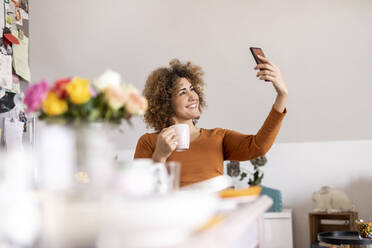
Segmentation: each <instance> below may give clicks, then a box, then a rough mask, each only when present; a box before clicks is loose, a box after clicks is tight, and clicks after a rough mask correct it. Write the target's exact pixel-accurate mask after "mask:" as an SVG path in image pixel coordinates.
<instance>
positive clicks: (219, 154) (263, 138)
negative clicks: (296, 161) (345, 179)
mask: <svg viewBox="0 0 372 248" xmlns="http://www.w3.org/2000/svg"><path fill="white" fill-rule="evenodd" d="M286 112H287V111H286V110H284V112H283V113H280V112H278V111H277V110H275V109H274V108H272V109H271V111H270V114H269V116H268V117H267V118H266V120H265V122H264V124H263V125H262V127H261V128H260V130H259V131H258V132H257V134H256V135H246V134H241V133H239V132H236V131H233V130H228V129H222V128H215V129H203V128H201V129H200V136H199V137H198V138H197V139H196V140H194V141H192V142H191V143H190V147H189V149H188V150H186V151H182V152H177V151H174V152H173V153H172V154H171V155H170V156H169V157H168V159H167V161H179V162H181V166H182V167H181V186H185V185H188V184H191V183H196V182H200V181H203V180H206V179H209V178H212V177H215V176H219V175H222V174H223V173H224V172H223V162H224V160H235V161H245V160H251V159H254V158H257V157H259V156H263V155H265V154H266V152H267V151H268V150H269V149H270V147H271V146H272V144H273V143H274V140H275V138H276V136H277V134H278V132H279V129H280V126H281V122H282V120H283V118H284V116H285V115H286ZM157 137H158V133H146V134H144V135H142V136H141V137H140V139H139V140H138V143H137V147H136V152H135V154H134V158H135V159H136V158H152V154H153V152H154V151H155V146H156V140H157Z"/></svg>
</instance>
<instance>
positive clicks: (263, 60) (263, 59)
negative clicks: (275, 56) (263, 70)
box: [257, 54, 275, 67]
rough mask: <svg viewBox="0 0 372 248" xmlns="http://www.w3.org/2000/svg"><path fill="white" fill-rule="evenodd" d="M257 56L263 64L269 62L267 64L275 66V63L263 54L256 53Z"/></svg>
mask: <svg viewBox="0 0 372 248" xmlns="http://www.w3.org/2000/svg"><path fill="white" fill-rule="evenodd" d="M257 56H258V58H259V59H260V60H262V62H264V64H269V65H271V66H273V67H275V65H274V64H273V63H272V62H271V61H270V60H269V59H268V58H266V57H263V56H261V55H259V54H257Z"/></svg>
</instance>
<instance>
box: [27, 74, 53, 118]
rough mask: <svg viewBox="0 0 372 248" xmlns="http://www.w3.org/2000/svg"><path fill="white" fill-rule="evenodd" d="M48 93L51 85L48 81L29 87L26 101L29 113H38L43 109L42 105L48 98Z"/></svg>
mask: <svg viewBox="0 0 372 248" xmlns="http://www.w3.org/2000/svg"><path fill="white" fill-rule="evenodd" d="M48 91H49V84H48V82H47V81H46V80H42V81H41V82H39V83H37V84H34V85H31V86H30V87H28V89H27V91H26V94H25V100H24V102H25V104H26V106H27V113H31V112H34V111H37V110H39V109H40V108H41V104H42V102H43V100H44V99H45V97H46V96H47V93H48Z"/></svg>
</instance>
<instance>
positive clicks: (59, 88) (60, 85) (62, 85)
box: [52, 78, 71, 99]
mask: <svg viewBox="0 0 372 248" xmlns="http://www.w3.org/2000/svg"><path fill="white" fill-rule="evenodd" d="M70 82H71V78H61V79H59V80H57V81H56V82H55V83H54V87H53V89H52V90H53V91H54V92H55V93H56V94H57V96H58V97H59V98H61V99H66V98H67V92H66V85H68V84H69V83H70Z"/></svg>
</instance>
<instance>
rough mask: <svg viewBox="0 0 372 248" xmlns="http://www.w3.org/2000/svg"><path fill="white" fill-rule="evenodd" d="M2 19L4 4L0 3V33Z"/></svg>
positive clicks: (2, 24) (2, 26) (3, 17)
mask: <svg viewBox="0 0 372 248" xmlns="http://www.w3.org/2000/svg"><path fill="white" fill-rule="evenodd" d="M4 19H5V16H4V4H3V3H0V32H1V31H2V30H3V28H4V25H5V23H4Z"/></svg>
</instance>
